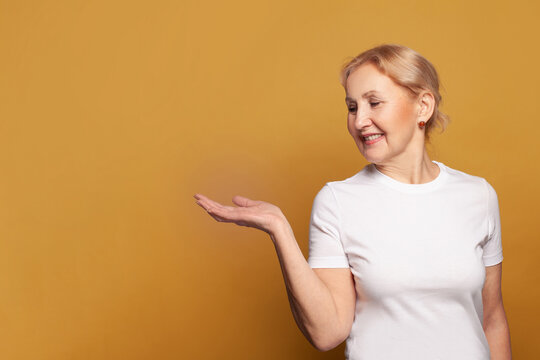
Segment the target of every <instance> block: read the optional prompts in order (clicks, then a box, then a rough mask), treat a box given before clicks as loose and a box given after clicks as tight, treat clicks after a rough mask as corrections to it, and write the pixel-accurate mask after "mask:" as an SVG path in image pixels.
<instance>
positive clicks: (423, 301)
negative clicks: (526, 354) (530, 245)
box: [195, 45, 511, 360]
mask: <svg viewBox="0 0 540 360" xmlns="http://www.w3.org/2000/svg"><path fill="white" fill-rule="evenodd" d="M341 75H342V77H341V80H342V85H343V87H344V88H345V92H346V104H347V107H348V109H349V114H348V131H349V133H350V134H351V136H352V137H353V139H354V141H355V143H356V145H357V146H358V149H359V150H360V152H361V153H362V155H363V156H364V157H365V158H366V160H367V161H368V162H369V164H368V165H366V166H365V167H364V168H363V169H362V170H361V171H359V172H358V173H356V174H355V175H354V176H351V177H349V178H347V179H345V180H342V181H332V182H328V183H326V184H325V185H324V186H323V187H322V189H321V190H320V191H319V193H318V194H317V195H316V197H315V199H314V202H313V208H312V214H311V221H310V232H309V258H308V260H307V261H306V260H305V258H304V256H303V255H302V252H301V251H300V248H299V247H298V244H297V242H296V240H295V238H294V234H293V231H292V228H291V227H290V225H289V223H288V221H287V220H286V218H285V216H284V215H283V213H282V212H281V210H280V209H279V208H278V207H277V206H274V205H272V204H269V203H267V202H264V201H255V200H251V199H247V198H245V197H242V196H235V197H234V198H233V202H234V203H235V204H236V205H238V206H237V207H231V206H224V205H221V204H219V203H217V202H215V201H213V200H211V199H209V198H207V197H205V196H203V195H201V194H196V195H195V198H196V199H197V204H199V205H200V206H202V207H203V208H204V209H206V211H208V213H209V214H210V215H211V216H212V217H214V219H216V220H217V221H224V222H234V223H236V224H238V225H242V226H249V227H254V228H258V229H261V230H263V231H265V232H267V233H268V234H269V235H270V237H271V239H272V241H273V243H274V246H275V249H276V252H277V255H278V257H279V261H280V265H281V269H282V272H283V277H284V280H285V284H286V288H287V293H288V297H289V302H290V305H291V309H292V313H293V315H294V318H295V320H296V323H297V324H298V327H299V328H300V330H301V331H302V333H303V334H304V335H305V336H306V338H307V339H308V340H309V341H310V343H311V344H312V345H313V346H314V347H316V348H317V349H318V350H321V351H327V350H330V349H333V348H335V347H336V346H338V345H339V344H340V343H342V342H343V341H344V340H346V341H347V343H346V350H345V353H346V358H347V359H349V360H360V359H361V360H373V359H384V360H394V359H396V360H397V359H400V360H404V359H414V360H424V359H425V360H427V359H429V360H435V359H439V360H443V359H444V360H446V359H448V360H456V359H460V360H461V359H463V360H464V359H475V360H489V359H490V358H491V359H496V360H503V359H504V360H507V359H511V349H510V335H509V329H508V323H507V320H506V315H505V311H504V307H503V302H502V295H501V272H502V259H503V256H502V243H501V227H500V218H499V207H498V198H497V194H496V192H495V190H494V189H493V187H492V186H491V185H490V184H489V183H488V182H487V181H486V180H485V179H484V178H481V177H478V176H474V175H469V174H466V173H464V172H461V171H458V170H455V169H452V168H450V167H448V166H446V165H445V164H443V163H442V162H438V161H432V160H430V159H429V156H428V154H427V151H426V147H425V144H426V143H427V142H428V141H429V134H430V132H431V131H432V129H433V128H434V127H435V126H438V127H441V129H443V130H444V128H445V127H446V124H447V122H448V118H447V117H446V115H444V114H442V113H441V112H440V111H439V110H438V106H439V104H440V101H441V96H440V94H439V81H438V76H437V72H436V70H435V68H434V67H433V66H432V64H431V63H430V62H429V61H427V60H426V59H425V58H424V57H422V56H421V55H420V54H418V53H417V52H415V51H414V50H411V49H410V48H407V47H405V46H400V45H381V46H377V47H375V48H373V49H370V50H367V51H365V52H363V53H361V54H360V55H358V56H356V57H355V58H353V59H352V60H351V61H349V62H348V63H347V64H345V66H344V67H343V68H342V72H341Z"/></svg>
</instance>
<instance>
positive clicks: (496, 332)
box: [484, 312, 512, 360]
mask: <svg viewBox="0 0 540 360" xmlns="http://www.w3.org/2000/svg"><path fill="white" fill-rule="evenodd" d="M484 332H485V334H486V338H487V340H488V343H489V349H490V352H491V360H511V359H512V351H511V346H510V329H509V326H508V321H507V320H506V315H505V314H504V312H502V314H498V315H497V316H496V317H495V318H494V319H490V320H489V321H487V322H486V324H484Z"/></svg>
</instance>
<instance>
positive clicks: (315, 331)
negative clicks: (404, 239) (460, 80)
mask: <svg viewBox="0 0 540 360" xmlns="http://www.w3.org/2000/svg"><path fill="white" fill-rule="evenodd" d="M346 93H347V94H346V105H347V107H348V108H349V114H348V117H347V129H348V131H349V133H350V135H351V136H352V138H353V140H354V141H355V143H356V145H357V147H358V149H359V150H360V152H361V154H362V155H363V156H364V157H365V158H366V160H368V161H369V162H371V163H374V164H375V166H376V167H377V169H378V170H379V171H381V172H382V173H384V174H386V175H388V176H390V177H392V178H394V179H396V180H398V181H401V182H403V183H409V184H421V183H426V182H430V181H432V180H433V179H435V178H436V177H437V176H438V174H439V167H438V166H437V165H436V164H434V163H433V162H432V161H431V160H430V159H429V156H428V154H427V151H426V148H425V137H424V131H425V130H424V129H420V128H419V127H418V123H419V122H420V121H424V122H426V123H427V122H428V121H429V118H430V117H431V115H432V114H433V111H434V106H435V101H434V97H433V95H432V94H431V93H430V92H429V91H423V92H421V93H420V94H418V95H417V96H411V94H410V93H409V92H408V91H407V90H406V89H404V88H402V87H400V86H399V85H397V84H396V83H394V82H393V81H392V80H391V79H390V78H389V77H387V76H386V75H384V74H382V73H381V72H379V70H378V69H377V68H376V67H375V66H373V65H372V64H364V65H362V66H360V67H359V68H357V69H356V70H355V71H354V72H352V73H351V74H350V76H349V78H348V80H347V86H346ZM366 133H384V138H383V139H382V140H381V141H379V142H377V143H375V144H373V145H367V144H366V143H365V142H364V141H363V140H362V134H366ZM194 197H195V199H196V200H197V204H198V205H199V206H201V207H202V208H203V209H205V210H206V211H207V212H208V214H209V215H210V216H212V217H213V218H214V219H215V220H216V221H219V222H231V223H235V224H236V225H239V226H247V227H252V228H256V229H259V230H261V231H264V232H266V233H267V234H268V235H270V238H271V239H272V242H273V244H274V246H275V249H276V254H277V256H278V259H279V263H280V267H281V270H282V274H283V279H284V282H285V286H286V290H287V296H288V299H289V303H290V307H291V311H292V314H293V316H294V319H295V321H296V324H297V325H298V327H299V329H300V330H301V331H302V333H303V334H304V336H305V337H306V339H307V340H308V341H309V342H310V343H311V344H312V345H313V346H314V347H315V348H316V349H318V350H320V351H328V350H330V349H333V348H335V347H336V346H338V345H339V344H341V343H342V342H343V341H344V340H345V339H346V338H347V336H348V335H349V333H350V330H351V326H352V323H353V320H354V312H355V303H356V291H355V282H354V276H353V275H352V272H351V271H350V269H323V268H315V269H312V268H311V267H310V266H309V264H308V263H307V261H306V259H305V258H304V256H303V254H302V251H301V250H300V248H299V247H298V243H297V242H296V239H295V238H294V233H293V230H292V227H291V226H290V224H289V222H288V221H287V219H286V217H285V215H284V214H283V213H282V211H281V209H280V208H279V207H277V206H275V205H273V204H270V203H268V202H265V201H260V200H252V199H248V198H246V197H243V196H239V195H236V196H234V197H233V199H232V200H233V203H234V204H235V205H236V206H227V205H223V204H220V203H219V202H217V201H214V200H212V199H210V198H208V197H206V196H204V195H202V194H195V195H194ZM501 273H502V263H501V264H497V265H495V266H489V267H486V281H485V284H484V288H483V291H482V296H483V304H484V330H485V332H486V337H487V339H488V342H489V346H490V349H491V353H492V357H491V359H492V360H508V359H511V351H510V335H509V331H508V323H507V322H506V315H505V312H504V307H503V304H502V294H501Z"/></svg>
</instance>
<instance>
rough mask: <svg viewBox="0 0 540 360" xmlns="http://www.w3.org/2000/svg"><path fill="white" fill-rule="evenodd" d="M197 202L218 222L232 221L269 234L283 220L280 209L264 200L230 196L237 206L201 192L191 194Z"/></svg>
mask: <svg viewBox="0 0 540 360" xmlns="http://www.w3.org/2000/svg"><path fill="white" fill-rule="evenodd" d="M193 197H194V198H195V199H197V204H198V205H200V206H201V207H202V208H203V209H205V210H206V211H207V212H208V213H209V214H210V216H212V217H213V218H214V219H216V220H217V221H220V222H233V223H235V224H237V225H240V226H247V227H253V228H257V229H260V230H263V231H264V232H266V233H268V234H271V233H272V232H273V231H274V230H275V229H276V228H277V227H278V226H279V225H280V222H282V221H284V220H285V216H284V215H283V212H282V211H281V209H280V208H279V207H277V206H275V205H273V204H270V203H268V202H265V201H258V200H251V199H248V198H246V197H243V196H239V195H236V196H234V197H233V198H232V201H233V203H235V204H236V205H238V206H226V205H222V204H220V203H218V202H217V201H214V200H211V199H209V198H208V197H206V196H204V195H202V194H195V195H194V196H193Z"/></svg>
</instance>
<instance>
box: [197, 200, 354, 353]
mask: <svg viewBox="0 0 540 360" xmlns="http://www.w3.org/2000/svg"><path fill="white" fill-rule="evenodd" d="M194 197H195V198H196V199H197V204H198V205H200V206H201V207H202V208H204V209H205V210H206V211H207V212H208V213H209V214H210V216H212V217H213V218H214V219H215V220H217V221H220V222H234V223H235V224H237V225H241V226H248V227H253V228H257V229H260V230H263V231H265V232H266V233H267V234H269V235H270V237H271V239H272V241H273V243H274V247H275V249H276V253H277V255H278V258H279V263H280V266H281V270H282V273H283V279H284V281H285V287H286V290H287V295H288V298H289V303H290V306H291V310H292V313H293V316H294V319H295V321H296V323H297V325H298V327H299V328H300V330H301V331H302V333H303V334H304V336H305V337H306V338H307V339H308V341H309V342H310V343H311V344H312V345H313V346H314V347H315V348H316V349H317V350H320V351H327V350H330V349H333V348H335V347H336V346H338V345H339V344H340V343H341V342H343V340H345V339H346V338H347V336H348V335H349V332H350V330H351V327H352V322H353V319H354V308H355V300H356V292H355V288H354V280H353V277H352V273H351V271H350V269H349V268H342V269H315V270H314V269H312V268H311V267H310V266H309V264H308V262H307V261H306V259H305V258H304V255H303V254H302V251H301V250H300V248H299V246H298V243H297V242H296V239H295V238H294V234H293V230H292V228H291V226H290V225H289V222H288V221H287V219H286V218H285V216H284V215H283V213H282V212H281V210H280V209H279V208H278V207H277V206H275V205H272V204H270V203H267V202H264V201H255V200H250V199H247V198H245V197H241V196H235V197H233V202H234V203H236V204H237V205H239V206H238V207H232V206H224V205H221V204H220V203H218V202H216V201H213V200H211V199H209V198H207V197H206V196H204V195H201V194H196V195H195V196H194ZM316 271H317V272H316Z"/></svg>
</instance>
